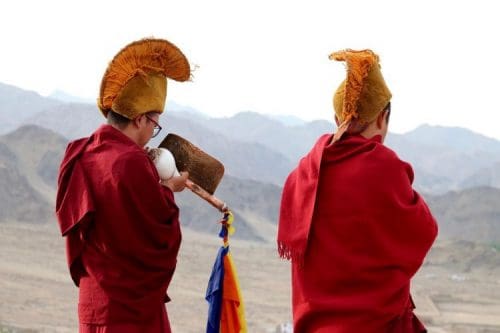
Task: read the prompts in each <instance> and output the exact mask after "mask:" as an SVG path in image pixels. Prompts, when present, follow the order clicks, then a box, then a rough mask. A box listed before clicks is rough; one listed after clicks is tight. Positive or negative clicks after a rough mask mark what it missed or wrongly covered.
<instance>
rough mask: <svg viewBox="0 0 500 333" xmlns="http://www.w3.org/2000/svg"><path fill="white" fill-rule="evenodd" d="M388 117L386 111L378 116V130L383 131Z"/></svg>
mask: <svg viewBox="0 0 500 333" xmlns="http://www.w3.org/2000/svg"><path fill="white" fill-rule="evenodd" d="M386 117H387V112H385V110H384V111H382V112H380V113H379V114H378V116H377V128H378V129H382V128H383V127H384V124H385V121H386V120H385V118H386Z"/></svg>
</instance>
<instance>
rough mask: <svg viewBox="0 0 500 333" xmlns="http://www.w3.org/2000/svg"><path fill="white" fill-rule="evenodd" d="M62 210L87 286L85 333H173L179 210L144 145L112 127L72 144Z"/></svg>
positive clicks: (61, 188) (82, 312) (73, 263)
mask: <svg viewBox="0 0 500 333" xmlns="http://www.w3.org/2000/svg"><path fill="white" fill-rule="evenodd" d="M56 213H57V218H58V222H59V226H60V229H61V233H62V235H63V236H66V239H67V259H68V266H69V269H70V273H71V277H72V279H73V281H74V282H75V284H76V285H77V286H79V289H80V295H79V304H78V315H79V320H80V331H81V332H112V333H113V332H117V333H118V332H121V333H126V332H170V325H169V323H168V317H167V315H166V312H165V305H164V303H165V302H166V301H168V296H167V295H166V291H167V287H168V285H169V283H170V280H171V278H172V275H173V273H174V270H175V266H176V258H177V253H178V250H179V246H180V242H181V232H180V226H179V220H178V216H179V210H178V208H177V205H176V204H175V201H174V196H173V193H172V191H170V190H169V189H168V188H166V187H164V186H161V185H160V184H159V176H158V173H157V171H156V168H155V166H154V164H153V163H152V162H151V160H150V159H149V158H148V156H147V154H146V153H145V152H144V150H143V149H142V148H141V147H139V146H138V145H137V144H135V143H134V142H133V141H132V140H130V139H129V138H128V137H127V136H125V135H124V134H123V133H121V132H120V131H118V130H116V129H115V128H113V127H111V126H109V125H103V126H101V127H100V128H99V129H98V130H97V131H96V132H95V133H93V134H92V135H91V136H90V137H89V138H84V139H80V140H77V141H74V142H71V143H70V144H69V145H68V148H67V150H66V154H65V156H64V159H63V162H62V164H61V168H60V173H59V181H58V193H57V202H56Z"/></svg>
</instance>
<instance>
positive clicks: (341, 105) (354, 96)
mask: <svg viewBox="0 0 500 333" xmlns="http://www.w3.org/2000/svg"><path fill="white" fill-rule="evenodd" d="M329 58H330V60H337V61H345V62H346V65H347V77H346V79H345V80H344V81H342V83H341V84H340V85H339V87H338V88H337V90H336V91H335V94H334V95H333V107H334V109H335V115H336V116H337V119H338V120H339V123H340V124H339V132H340V133H339V134H340V135H342V133H343V132H345V130H347V129H348V127H349V124H350V123H351V121H352V120H353V119H356V120H357V121H358V122H359V123H361V124H367V123H370V122H372V121H373V120H375V119H376V118H377V116H378V114H379V113H380V112H381V111H382V110H383V109H384V108H385V107H386V106H387V104H388V103H389V101H390V100H391V97H392V94H391V92H390V91H389V88H388V87H387V84H386V83H385V80H384V77H383V76H382V72H381V71H380V64H379V57H378V55H376V54H375V53H374V52H373V51H371V50H361V51H355V50H350V49H347V50H343V51H338V52H334V53H332V54H331V55H330V57H329Z"/></svg>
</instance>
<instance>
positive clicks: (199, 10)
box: [0, 0, 500, 139]
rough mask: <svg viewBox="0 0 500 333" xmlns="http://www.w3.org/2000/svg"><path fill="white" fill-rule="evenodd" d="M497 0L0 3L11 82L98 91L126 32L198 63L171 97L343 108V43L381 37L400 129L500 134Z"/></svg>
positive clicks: (370, 43) (265, 109) (301, 109)
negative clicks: (335, 99)
mask: <svg viewBox="0 0 500 333" xmlns="http://www.w3.org/2000/svg"><path fill="white" fill-rule="evenodd" d="M496 7H497V5H496V1H483V0H474V1H472V0H469V1H437V0H435V1H430V0H425V1H373V0H370V1H368V0H367V1H353V0H349V1H313V0H309V1H290V0H289V1H273V0H265V1H264V0H262V1H260V0H252V1H236V0H233V1H229V0H228V1H217V0H209V1H188V0H183V1H180V0H179V1H167V0H163V1H147V0H141V1H137V0H136V1H128V0H122V1H104V0H102V1H71V0H65V1H51V0H44V1H35V0H31V1H29V0H12V1H2V2H1V4H0V36H1V46H2V47H1V52H0V57H1V58H0V59H1V61H0V82H3V83H7V84H13V85H16V86H18V87H21V88H24V89H29V90H35V91H37V92H39V93H41V94H42V95H47V94H50V93H51V92H52V91H54V90H55V89H60V90H63V91H66V92H68V93H70V94H72V95H76V96H80V97H86V98H91V99H95V98H96V97H97V92H98V89H99V83H100V80H101V76H102V74H103V73H104V70H105V68H106V66H107V64H108V62H109V61H110V60H111V58H112V57H113V56H114V55H115V54H116V52H118V50H119V49H120V48H122V47H123V46H124V45H125V44H127V43H129V42H131V41H133V40H136V39H140V38H142V37H148V36H154V37H158V38H166V39H168V40H170V41H171V42H173V43H174V44H176V45H177V46H179V47H180V48H181V50H183V52H184V53H185V54H186V56H187V57H188V59H189V60H190V62H191V64H192V65H193V66H195V65H197V66H199V67H198V68H197V70H196V71H195V73H194V79H193V81H192V82H188V83H177V82H174V81H170V82H169V92H168V97H167V98H168V99H171V100H174V101H176V102H177V103H180V104H184V105H189V106H192V107H194V108H196V109H198V110H200V111H202V112H204V113H207V114H210V115H212V116H230V115H232V114H234V113H236V112H239V111H246V110H252V111H257V112H261V113H268V114H290V115H295V116H298V117H301V118H303V119H306V120H311V119H318V118H323V119H331V117H332V112H333V108H332V94H333V91H334V90H335V89H336V87H337V85H338V84H339V83H340V81H341V80H342V79H343V78H344V77H345V68H344V66H343V64H342V63H338V62H332V61H329V60H328V55H329V54H330V53H331V52H332V51H336V50H339V49H344V48H354V49H360V48H372V49H373V50H374V51H375V52H376V53H378V54H379V55H380V58H381V64H382V71H383V73H384V76H385V78H386V81H387V83H388V85H389V87H390V89H391V90H392V93H393V115H392V116H391V121H392V123H391V130H393V131H395V132H403V131H407V130H410V129H413V128H415V127H416V126H418V125H420V124H422V123H430V124H439V125H445V126H461V127H467V128H470V129H472V130H474V131H477V132H480V133H483V134H486V135H488V136H493V137H496V138H499V139H500V130H499V129H498V128H500V121H499V120H500V116H499V114H500V107H499V105H498V100H499V99H498V97H497V96H500V94H499V93H498V90H499V84H498V78H499V77H500V65H499V62H500V47H499V42H498V40H500V38H499V37H498V35H499V32H500V18H499V14H500V11H499V10H496Z"/></svg>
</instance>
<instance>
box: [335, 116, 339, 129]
mask: <svg viewBox="0 0 500 333" xmlns="http://www.w3.org/2000/svg"><path fill="white" fill-rule="evenodd" d="M335 124H337V127H339V125H340V122H339V118H337V115H335Z"/></svg>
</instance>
